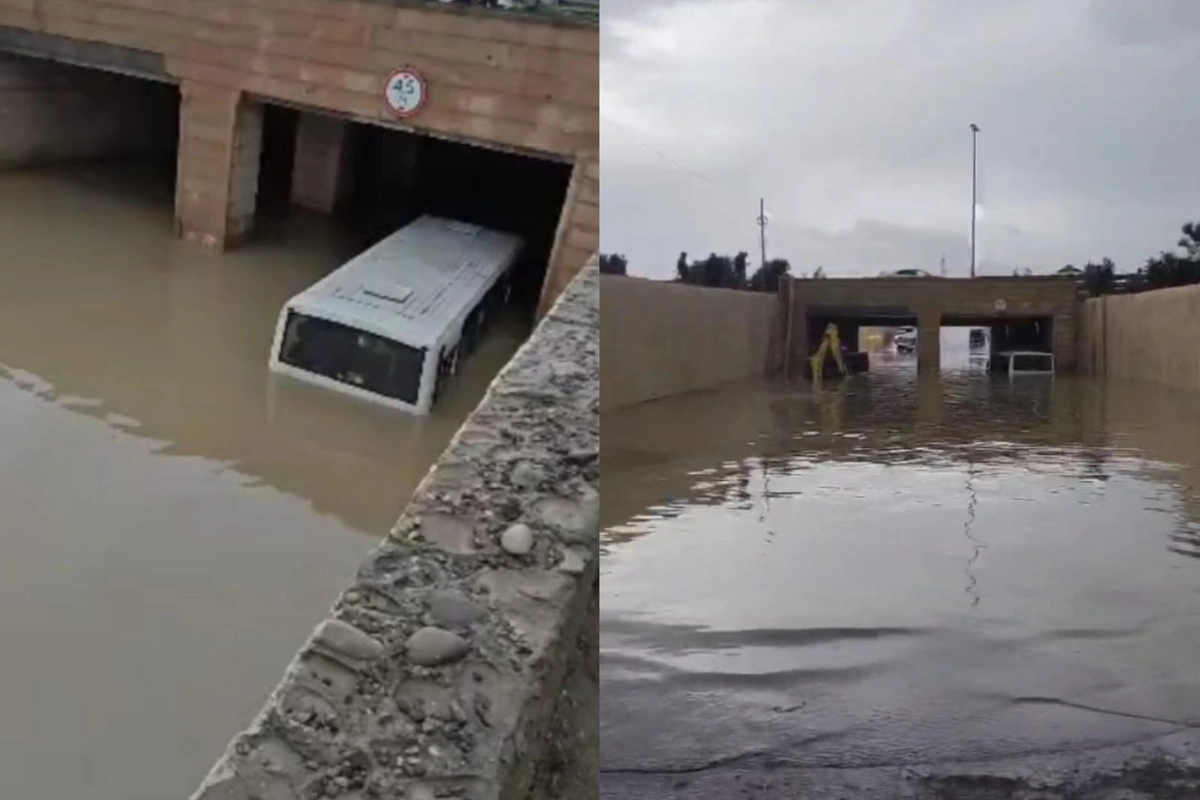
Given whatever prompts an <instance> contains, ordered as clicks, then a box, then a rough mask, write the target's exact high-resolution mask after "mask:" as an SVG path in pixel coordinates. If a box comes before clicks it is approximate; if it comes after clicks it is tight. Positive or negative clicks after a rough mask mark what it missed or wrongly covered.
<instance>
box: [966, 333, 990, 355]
mask: <svg viewBox="0 0 1200 800" xmlns="http://www.w3.org/2000/svg"><path fill="white" fill-rule="evenodd" d="M967 336H968V345H969V346H970V348H971V349H972V350H982V349H983V348H985V347H987V331H985V330H984V329H983V328H971V332H970V333H969V334H968V335H967Z"/></svg>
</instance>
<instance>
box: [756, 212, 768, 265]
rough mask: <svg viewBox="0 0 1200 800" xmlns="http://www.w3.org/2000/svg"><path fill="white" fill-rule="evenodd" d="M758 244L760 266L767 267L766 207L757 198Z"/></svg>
mask: <svg viewBox="0 0 1200 800" xmlns="http://www.w3.org/2000/svg"><path fill="white" fill-rule="evenodd" d="M758 244H759V248H760V252H761V253H762V266H764V267H765V266H766V265H767V205H766V201H765V200H764V199H763V198H761V197H760V198H758ZM763 274H764V275H765V274H766V273H765V272H764V273H763Z"/></svg>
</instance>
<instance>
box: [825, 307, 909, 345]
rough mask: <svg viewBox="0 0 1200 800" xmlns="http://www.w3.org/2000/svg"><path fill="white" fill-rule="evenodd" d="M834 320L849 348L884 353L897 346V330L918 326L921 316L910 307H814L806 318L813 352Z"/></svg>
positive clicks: (843, 341) (842, 339)
mask: <svg viewBox="0 0 1200 800" xmlns="http://www.w3.org/2000/svg"><path fill="white" fill-rule="evenodd" d="M830 323H833V324H834V325H837V329H838V338H839V339H840V341H841V343H842V344H844V345H845V346H846V349H848V350H850V351H852V352H860V351H866V352H870V353H881V352H885V351H887V350H889V349H891V350H894V349H895V347H896V333H897V331H900V330H901V329H907V328H913V329H915V328H916V325H917V316H916V314H915V313H914V312H913V311H911V310H910V309H907V308H890V307H864V308H858V307H855V308H840V307H818V308H810V309H809V310H808V313H807V315H806V317H805V332H806V334H807V336H808V346H809V354H811V353H812V351H813V350H815V349H816V348H817V346H818V345H819V344H820V343H821V338H822V337H823V336H824V333H825V328H826V326H828V325H829V324H830Z"/></svg>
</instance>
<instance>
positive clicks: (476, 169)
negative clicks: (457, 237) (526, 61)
mask: <svg viewBox="0 0 1200 800" xmlns="http://www.w3.org/2000/svg"><path fill="white" fill-rule="evenodd" d="M264 106H265V107H264V113H263V139H262V141H263V149H262V155H261V162H260V168H259V186H258V205H257V209H256V227H258V226H260V225H262V226H263V227H264V228H267V229H269V228H270V227H272V226H273V225H277V224H278V223H279V221H280V220H281V219H286V218H291V217H294V216H295V215H296V214H305V213H307V214H308V215H310V216H311V215H313V214H316V215H320V216H322V217H325V218H326V219H327V220H328V223H329V225H330V229H331V232H332V233H333V234H334V235H335V237H336V239H337V248H336V249H337V252H338V253H339V257H340V258H342V260H343V261H345V260H348V259H349V258H351V257H353V256H354V255H356V254H357V253H359V252H362V251H363V250H365V249H366V248H367V247H369V246H371V245H372V244H374V243H375V242H377V241H379V240H380V239H382V238H384V237H385V236H387V235H388V234H390V233H392V232H393V231H395V230H396V229H397V228H400V227H403V226H404V225H406V224H408V223H409V222H411V221H413V220H414V219H416V218H417V217H419V216H421V215H422V214H431V215H435V216H442V217H449V218H452V219H456V220H461V221H463V222H468V223H472V224H475V225H481V226H484V227H488V228H494V229H497V230H501V231H506V232H509V233H514V234H516V235H518V236H520V237H521V238H522V239H523V240H524V241H525V248H524V250H523V252H522V254H521V256H520V259H519V261H518V263H517V264H516V265H515V266H514V271H513V282H512V298H511V305H513V306H514V307H516V308H517V309H519V310H520V312H521V313H523V314H524V315H525V316H526V317H527V318H528V319H532V318H533V316H534V314H535V312H536V309H537V304H538V300H539V299H540V296H541V291H542V284H543V282H544V280H545V277H546V272H547V267H548V265H549V261H550V256H551V251H552V250H553V247H554V241H555V237H556V235H557V231H558V224H559V219H560V217H561V215H562V212H563V206H564V203H565V202H566V198H567V186H568V184H569V182H570V179H571V165H570V164H568V163H566V162H560V161H555V160H552V159H550V158H537V157H533V156H528V155H521V154H516V153H511V152H506V151H503V150H499V149H492V148H489V147H485V146H482V145H475V144H465V143H461V142H457V141H449V140H446V139H441V138H435V137H431V136H425V135H420V134H416V133H410V132H406V131H401V130H395V129H391V128H387V127H383V126H380V125H373V124H366V123H361V122H357V121H353V120H348V119H343V118H340V117H336V116H329V115H324V114H318V113H315V112H310V111H307V110H298V109H294V108H289V107H283V106H276V105H273V104H264ZM334 266H337V265H336V264H332V265H331V267H334Z"/></svg>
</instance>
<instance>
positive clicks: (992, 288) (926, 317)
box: [789, 278, 1079, 372]
mask: <svg viewBox="0 0 1200 800" xmlns="http://www.w3.org/2000/svg"><path fill="white" fill-rule="evenodd" d="M792 286H793V291H794V294H793V297H794V301H793V302H794V304H793V309H792V313H793V320H794V326H793V338H792V340H791V350H790V353H789V365H790V368H791V369H792V370H796V369H799V363H800V361H799V359H802V358H804V356H805V355H806V354H807V353H808V352H810V350H811V343H810V342H808V341H807V339H808V337H807V331H806V330H805V325H804V323H803V320H804V319H805V317H806V315H807V313H808V310H809V309H810V308H812V307H814V306H826V307H870V306H876V307H887V308H903V309H908V310H910V311H911V312H912V313H913V315H914V316H916V317H917V318H918V326H919V327H920V328H922V329H923V333H924V334H926V335H920V334H919V339H918V341H919V342H925V343H926V346H927V347H932V346H933V343H935V342H936V341H937V340H936V337H933V336H930V335H927V334H928V332H929V331H932V330H935V329H936V328H937V327H938V326H939V325H942V324H946V321H945V319H944V318H945V317H959V318H969V319H971V321H972V324H976V323H977V322H981V321H982V320H994V321H996V322H1000V321H1002V320H1003V319H1004V318H1006V317H1008V318H1017V317H1052V318H1053V319H1054V344H1053V350H1054V356H1055V361H1056V362H1057V365H1058V368H1059V369H1061V370H1063V371H1066V372H1069V371H1072V370H1074V369H1075V364H1076V356H1077V349H1076V344H1075V340H1076V329H1077V318H1078V314H1079V300H1078V290H1077V288H1076V285H1075V283H1074V282H1073V281H1070V280H1064V279H1061V278H975V279H972V280H958V279H945V280H941V279H928V280H918V279H912V278H895V279H888V278H871V279H824V280H796V281H793V283H792ZM997 300H1003V301H1004V310H1003V311H997V309H996V301H997ZM926 355H927V360H929V357H932V361H933V362H934V364H936V356H934V354H933V353H932V352H929V353H927V354H926Z"/></svg>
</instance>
